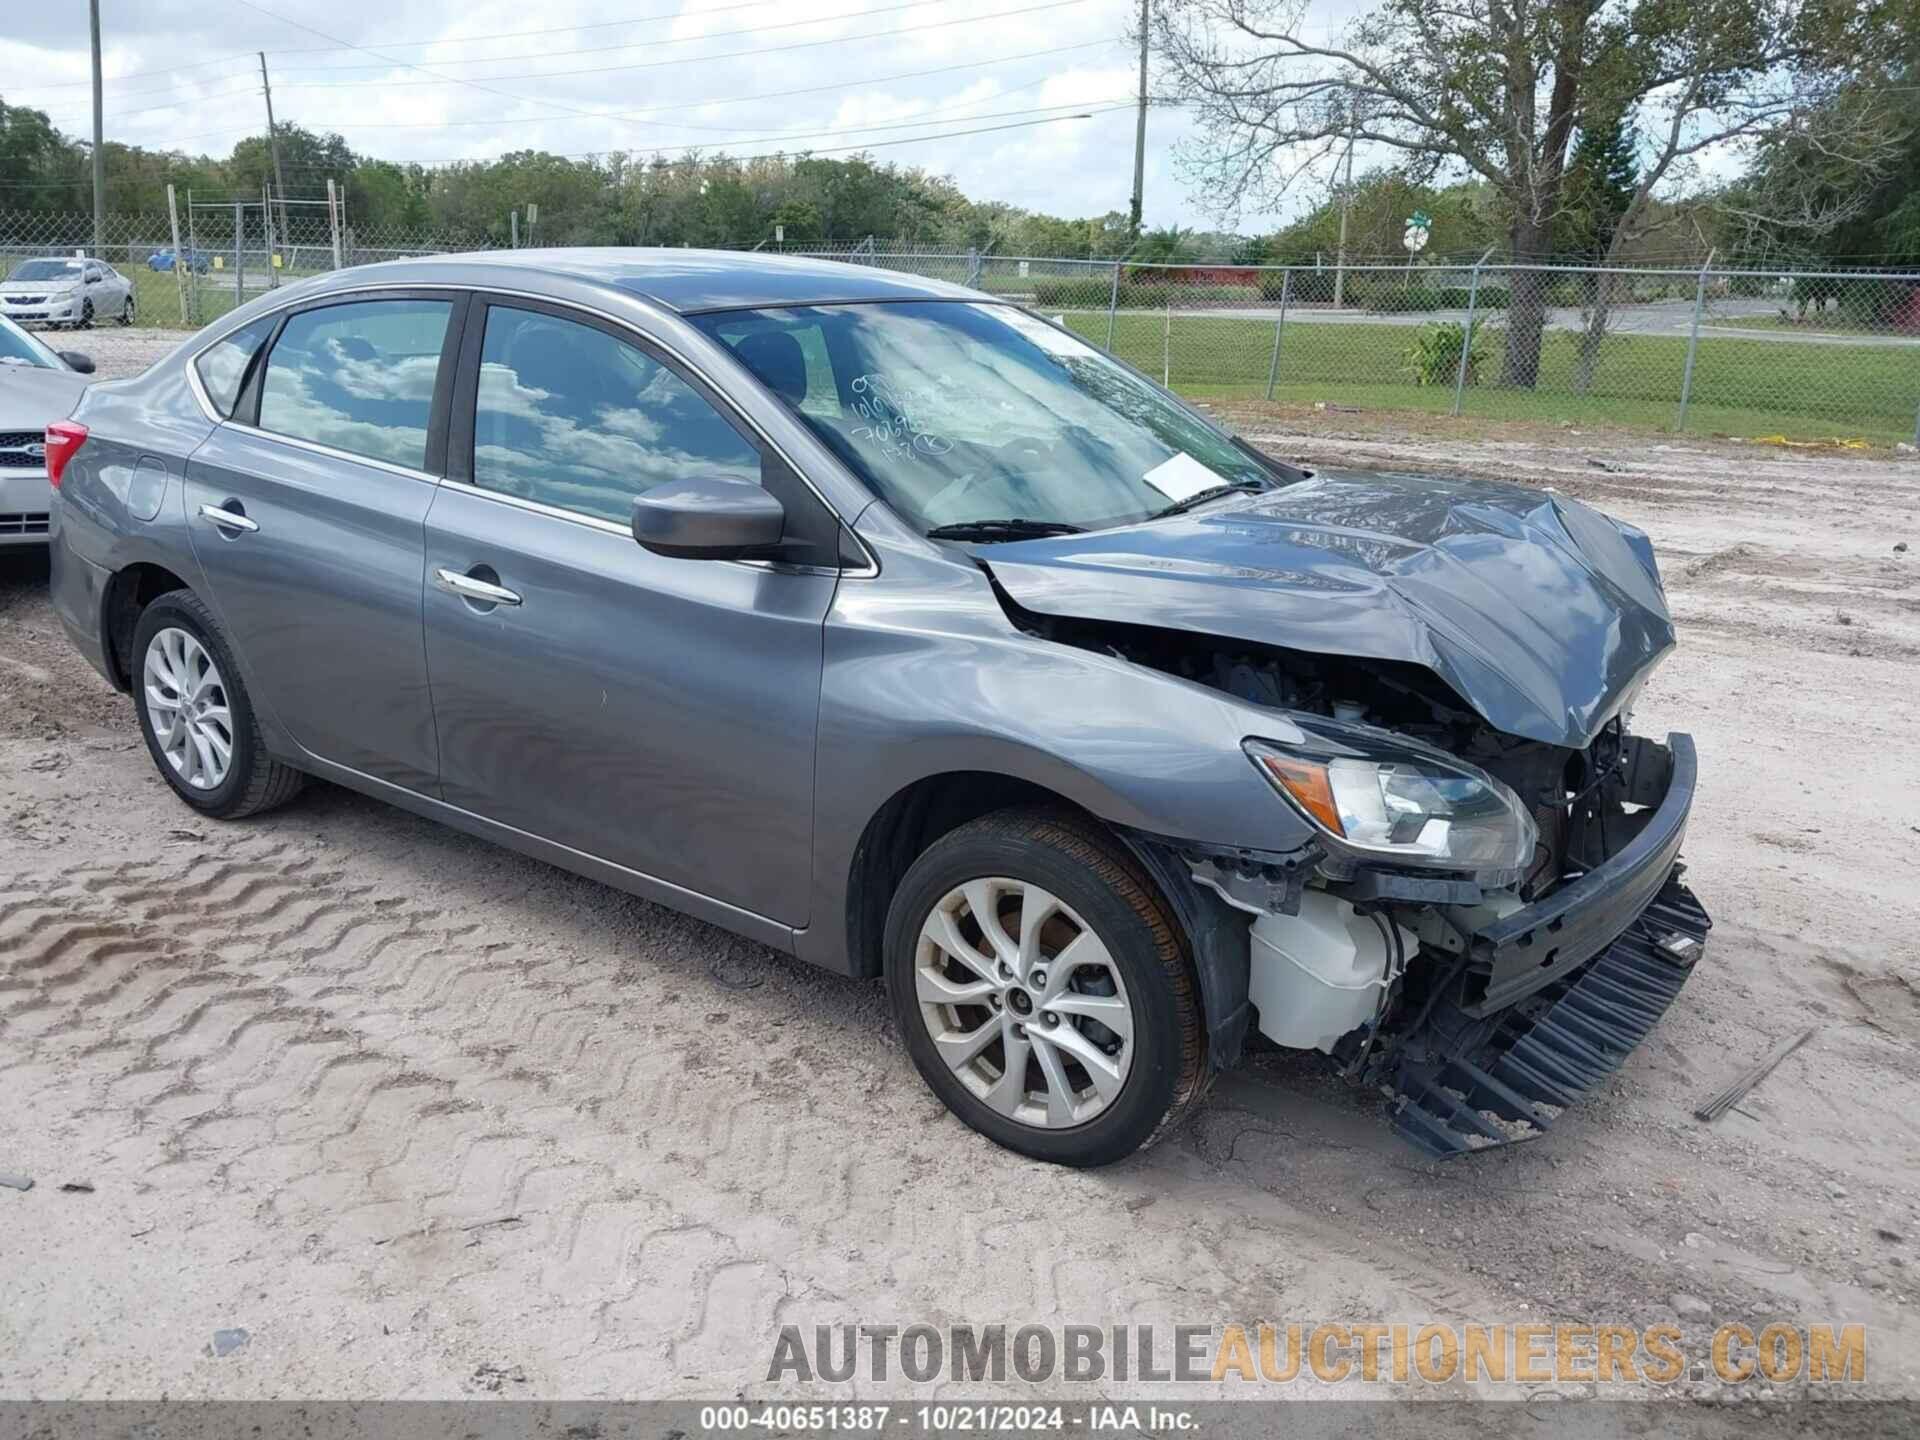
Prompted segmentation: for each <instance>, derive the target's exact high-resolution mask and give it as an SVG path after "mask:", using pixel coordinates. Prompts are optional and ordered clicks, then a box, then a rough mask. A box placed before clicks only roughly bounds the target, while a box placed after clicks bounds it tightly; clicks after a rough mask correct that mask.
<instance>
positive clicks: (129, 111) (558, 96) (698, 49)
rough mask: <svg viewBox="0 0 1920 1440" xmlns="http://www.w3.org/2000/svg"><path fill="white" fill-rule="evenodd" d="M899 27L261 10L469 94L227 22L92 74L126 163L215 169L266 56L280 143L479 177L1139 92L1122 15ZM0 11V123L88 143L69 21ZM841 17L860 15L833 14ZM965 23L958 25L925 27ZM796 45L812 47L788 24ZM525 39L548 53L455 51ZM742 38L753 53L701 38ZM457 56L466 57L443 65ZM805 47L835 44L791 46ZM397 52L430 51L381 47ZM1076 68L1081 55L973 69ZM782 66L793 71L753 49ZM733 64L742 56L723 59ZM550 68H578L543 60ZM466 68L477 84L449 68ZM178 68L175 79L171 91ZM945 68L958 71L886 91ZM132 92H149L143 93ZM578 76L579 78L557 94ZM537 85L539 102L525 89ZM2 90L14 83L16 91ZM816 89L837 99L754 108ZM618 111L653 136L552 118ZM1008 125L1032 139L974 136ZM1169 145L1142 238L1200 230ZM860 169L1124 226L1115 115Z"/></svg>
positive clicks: (155, 0) (691, 5) (959, 122)
mask: <svg viewBox="0 0 1920 1440" xmlns="http://www.w3.org/2000/svg"><path fill="white" fill-rule="evenodd" d="M903 3H904V0H756V3H753V4H750V5H743V4H742V3H741V0H684V3H683V4H682V5H681V6H680V8H679V10H678V11H677V12H675V13H673V14H671V15H669V14H667V11H668V9H669V6H668V5H667V4H666V3H662V4H660V5H659V7H658V8H657V9H654V10H653V11H651V14H652V15H654V16H656V17H659V18H657V19H655V20H653V21H651V22H648V21H645V20H641V21H633V20H632V19H631V18H630V17H631V15H632V10H631V8H630V7H628V6H627V5H626V4H624V3H623V0H551V3H546V4H543V5H540V6H537V7H528V6H526V5H525V4H524V3H521V0H477V3H470V4H455V3H454V0H379V3H375V0H325V3H322V0H272V5H271V8H273V9H275V10H277V11H279V12H280V13H282V14H285V15H286V16H288V17H289V19H291V20H294V21H298V22H299V25H305V26H310V27H312V30H318V31H322V32H325V33H326V34H327V35H331V36H336V37H339V38H340V39H342V40H346V41H350V42H352V43H353V44H356V45H360V46H365V47H368V48H370V49H372V50H375V51H378V52H379V53H380V55H382V56H385V57H388V58H391V59H398V60H404V61H409V62H411V63H412V64H413V65H415V66H419V67H424V69H425V70H429V71H433V72H435V73H436V74H444V75H449V76H460V77H464V78H466V79H468V80H470V81H472V82H473V85H470V86H463V85H458V84H441V83H430V82H431V81H432V77H431V76H429V75H427V74H423V73H422V71H421V69H413V68H408V67H407V66H406V65H385V64H384V63H383V62H382V61H381V60H379V59H376V58H375V57H374V56H370V55H368V54H366V53H364V52H357V51H354V50H351V49H327V48H325V47H326V46H327V43H328V42H327V41H326V40H325V39H323V38H322V37H321V36H319V35H316V34H314V33H312V31H310V30H303V29H301V28H298V26H296V25H293V24H287V23H281V22H278V21H275V20H273V19H271V18H269V17H268V16H266V15H264V14H260V13H258V12H255V11H250V10H246V9H244V8H240V7H234V6H216V7H208V6H206V5H205V4H204V3H202V0H147V3H144V4H142V5H140V6H124V7H121V6H116V7H111V8H110V9H109V11H108V15H107V23H108V34H107V36H106V45H107V73H108V75H109V77H115V76H119V77H124V78H119V79H115V78H109V80H108V83H107V92H106V110H107V115H108V123H107V133H108V135H109V137H110V138H112V139H116V140H125V141H128V142H132V143H138V144H142V145H147V146H156V147H177V148H182V149H186V150H190V151H196V152H198V151H205V152H208V153H213V154H224V153H225V152H226V151H227V150H228V149H230V148H231V146H232V145H233V144H234V142H235V141H237V140H239V139H241V138H244V137H245V136H246V135H249V134H258V133H259V131H260V129H261V126H262V121H263V115H262V109H261V101H260V96H259V87H258V68H257V67H258V62H257V60H256V59H255V58H254V56H253V55H252V54H251V53H249V52H250V51H251V50H253V49H260V48H264V49H266V50H267V52H268V60H269V64H270V67H271V69H272V72H273V76H274V101H275V110H276V113H277V115H278V116H279V117H280V118H281V119H282V120H285V121H291V122H294V123H297V124H300V125H303V126H305V127H307V128H309V129H313V130H319V131H326V130H330V129H338V130H339V131H340V132H341V133H342V134H344V135H345V136H346V138H347V140H348V143H349V144H351V145H352V146H353V147H354V149H355V150H356V151H359V152H361V153H364V154H370V155H374V156H378V157H382V158H387V159H394V160H424V161H441V160H447V159H454V158H481V157H485V156H490V155H496V154H499V153H502V152H504V151H506V150H513V149H524V148H528V147H538V148H544V149H549V150H555V151H559V152H562V153H577V152H583V151H598V150H607V149H638V150H642V151H645V150H648V149H651V148H653V147H656V146H661V147H666V146H684V145H688V144H695V143H697V144H700V145H703V146H708V147H712V148H719V147H722V146H728V147H730V148H733V149H735V150H736V151H740V152H751V153H759V152H763V151H769V150H773V149H776V148H780V147H779V144H778V142H777V141H776V140H772V139H770V137H775V136H779V135H783V134H785V135H800V134H808V135H811V136H812V138H810V139H796V140H795V141H793V142H792V145H793V146H794V147H796V148H797V147H800V146H805V145H812V146H814V147H815V148H816V149H819V150H822V151H825V150H828V149H830V148H836V147H839V146H843V145H847V144H855V143H861V142H868V143H874V142H880V141H889V140H897V139H902V138H905V137H910V136H912V135H913V134H914V131H913V130H911V129H906V130H893V131H873V132H871V133H868V134H859V133H856V134H849V135H845V136H838V135H835V136H828V135H817V134H814V133H813V132H820V131H829V130H845V129H851V128H853V127H857V126H878V125H897V124H901V123H902V122H908V121H914V120H916V119H920V118H923V117H924V118H925V119H926V123H927V124H928V126H929V128H934V129H940V130H948V131H952V130H963V129H973V128H976V125H975V124H973V123H970V122H969V120H968V117H969V116H980V117H985V116H998V115H999V112H1002V111H1013V110H1019V111H1025V110H1031V109H1034V108H1036V107H1044V106H1069V105H1073V106H1079V105H1085V106H1087V107H1089V108H1098V107H1100V106H1103V105H1108V104H1112V103H1115V102H1122V103H1124V102H1125V101H1127V100H1128V99H1129V98H1130V97H1131V95H1132V93H1133V90H1134V86H1135V84H1136V75H1135V71H1134V68H1133V63H1132V60H1131V55H1130V52H1129V50H1128V47H1127V45H1126V44H1125V41H1124V35H1125V31H1126V28H1127V26H1128V24H1129V23H1130V22H1131V20H1132V19H1133V17H1134V16H1135V15H1136V13H1137V12H1136V9H1135V0H1074V3H1072V4H1068V5H1063V6H1059V7H1058V8H1052V9H1042V10H1036V11H1033V12H1031V13H1026V14H999V13H997V12H1001V11H1012V10H1016V9H1020V8H1021V7H1023V6H1026V5H1033V4H1039V3H1044V0H971V3H970V4H969V6H968V7H966V9H965V11H964V12H963V11H962V10H961V8H960V7H957V6H953V5H950V4H945V3H927V4H922V5H916V6H913V7H912V8H893V7H896V6H899V5H901V4H903ZM19 8H20V9H21V10H22V12H23V13H21V14H19V15H17V16H12V17H10V19H9V23H8V31H9V35H8V37H7V38H5V39H0V75H5V76H7V77H9V79H8V84H7V89H6V98H7V100H8V102H9V103H10V104H22V103H24V104H30V105H34V106H37V107H39V108H43V109H46V110H47V111H48V112H49V113H50V114H52V115H53V116H54V118H55V120H56V122H58V123H59V124H60V125H61V128H62V129H64V130H66V131H67V132H68V133H70V134H74V135H85V134H86V133H87V131H88V129H89V125H90V121H89V119H88V111H89V103H90V100H89V94H88V89H87V87H86V86H85V85H84V84H73V83H71V82H75V81H83V80H84V79H85V78H86V76H87V73H88V70H87V29H86V15H85V10H84V7H80V6H62V5H55V6H25V7H19ZM860 10H865V11H869V12H872V13H870V14H868V15H865V16H858V15H852V16H850V15H848V13H847V12H850V11H860ZM963 14H964V16H965V17H966V23H960V24H941V23H939V22H946V21H951V20H955V19H956V18H960V16H961V15H963ZM828 17H838V18H828ZM609 21H618V22H621V23H618V24H607V23H605V22H609ZM802 21H805V22H815V21H817V22H819V23H807V24H796V23H794V22H802ZM936 24H938V28H924V27H929V26H934V25H936ZM568 27H571V28H568ZM765 27H780V28H775V29H769V28H765ZM528 30H544V31H550V32H551V33H547V34H540V35H526V36H519V37H517V38H508V39H492V40H485V41H478V42H475V41H472V40H471V37H476V36H496V35H512V34H513V32H522V31H528ZM743 30H755V31H757V32H758V33H752V34H727V33H716V32H734V31H743ZM699 37H710V38H704V39H703V38H699ZM462 38H465V39H466V40H467V42H468V43H459V44H455V43H449V42H451V41H453V40H456V39H462ZM821 40H831V41H832V42H833V43H831V44H826V45H810V44H809V42H813V41H821ZM404 41H431V42H434V43H431V44H425V45H420V44H416V45H410V46H402V45H401V44H400V43H399V42H404ZM1089 42H1091V43H1090V44H1089ZM1083 44H1088V46H1089V48H1083V49H1075V50H1072V51H1069V52H1068V53H1064V54H1055V55H1042V56H1034V57H1032V58H1028V59H1023V60H1018V61H1013V62H1009V63H991V62H993V61H995V60H997V59H998V58H999V57H1003V56H1007V55H1014V54H1022V53H1025V52H1029V51H1040V50H1051V49H1056V48H1058V47H1062V46H1075V45H1083ZM801 45H808V46H809V48H774V47H792V46H801ZM749 50H751V51H755V52H757V53H752V54H733V53H732V52H737V51H749ZM564 51H581V52H585V53H579V54H561V53H557V52H564ZM482 57H485V63H460V62H476V61H479V60H480V59H481V58H482ZM722 57H725V58H722ZM208 62H212V63H208ZM662 62H664V63H662ZM184 66H194V67H195V68H192V69H181V68H179V67H184ZM949 66H954V67H960V68H955V69H951V70H947V72H946V73H943V74H938V75H924V76H920V77H917V78H910V79H888V78H886V77H890V76H896V75H899V74H901V73H902V72H907V71H918V70H928V69H936V68H938V69H945V68H946V67H949ZM636 67H646V68H636ZM153 71H167V72H169V73H162V74H153V73H143V72H153ZM583 71H590V72H595V73H562V72H583ZM541 75H544V76H546V77H548V78H533V77H537V76H541ZM22 76H31V77H33V82H32V83H31V84H24V85H23V84H20V83H18V81H19V77H22ZM494 77H510V78H497V79H496V78H494ZM843 82H851V83H843ZM343 86H344V87H345V88H342V87H343ZM474 86H484V87H486V90H482V89H478V88H474ZM821 86H834V87H836V88H831V89H822V90H819V91H818V93H815V94H809V95H788V96H784V97H773V98H753V97H761V96H770V94H771V92H778V91H790V90H796V89H808V88H813V87H821ZM487 91H497V92H504V94H505V95H506V96H509V97H512V98H502V95H501V94H497V93H487ZM741 97H747V98H744V99H742V98H741ZM717 101H728V102H734V103H714V102H717ZM659 107H685V108H673V109H669V110H660V109H659ZM616 110H617V111H641V110H644V111H656V112H657V113H650V114H643V115H633V116H628V117H626V118H620V117H616V116H614V115H610V114H604V113H602V114H590V115H583V114H577V113H570V112H577V111H588V112H607V111H616ZM1062 113H1065V112H1062ZM1022 118H1039V117H1023V116H1006V117H1003V118H992V119H984V118H983V119H980V120H978V122H977V123H978V126H989V125H1004V124H1009V123H1013V122H1015V121H1017V120H1019V119H1022ZM409 127H411V128H409ZM436 127H437V128H436ZM1183 129H1184V122H1183V119H1182V117H1181V115H1180V112H1178V111H1176V110H1172V109H1156V110H1155V111H1153V112H1152V113H1151V115H1150V116H1149V129H1148V134H1149V142H1148V166H1147V172H1148V185H1147V217H1148V220H1149V222H1150V223H1159V224H1165V223H1181V224H1199V223H1204V217H1203V215H1202V214H1201V213H1200V211H1199V209H1198V208H1197V207H1195V206H1194V205H1192V204H1191V203H1190V202H1189V199H1188V197H1187V196H1186V194H1185V193H1184V190H1183V187H1182V186H1181V185H1180V183H1179V182H1178V181H1177V179H1176V177H1175V176H1174V174H1173V169H1172V165H1171V162H1170V154H1169V152H1170V149H1171V146H1172V144H1173V142H1174V141H1175V140H1176V139H1177V138H1178V136H1179V135H1180V134H1181V133H1182V132H1183ZM746 142H757V143H751V144H749V143H746ZM873 153H874V155H875V157H876V158H878V159H884V160H891V161H894V162H897V163H900V164H909V165H919V166H923V167H924V168H926V169H928V170H930V171H932V172H934V173H936V174H950V175H952V176H953V177H954V179H955V180H956V181H957V182H958V183H959V184H960V186H961V187H962V188H963V189H964V190H965V191H966V192H967V193H968V194H969V195H971V196H973V197H975V198H978V199H983V200H1003V201H1007V202H1010V203H1013V204H1017V205H1024V206H1028V207H1031V208H1034V209H1038V210H1044V211H1047V212H1050V213H1054V214H1067V215H1081V214H1099V213H1102V212H1104V211H1107V210H1115V209H1124V208H1125V207H1126V204H1127V197H1128V193H1129V191H1130V189H1131V186H1132V162H1133V114H1132V111H1131V110H1130V109H1119V110H1113V111H1109V112H1108V113H1104V114H1099V115H1096V116H1094V118H1092V119H1087V120H1059V121H1057V122H1055V123H1050V124H1046V125H1037V126H1032V127H1029V128H1023V129H1018V130H1007V131H1001V132H998V133H993V134H979V135H971V136H952V137H951V138H942V139H934V140H926V141H920V142H917V143H912V144H889V145H885V146H878V147H877V148H875V149H874V152H873Z"/></svg>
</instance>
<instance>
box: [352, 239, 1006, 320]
mask: <svg viewBox="0 0 1920 1440" xmlns="http://www.w3.org/2000/svg"><path fill="white" fill-rule="evenodd" d="M462 263H471V264H474V265H484V266H486V267H488V268H489V269H506V268H511V269H522V270H529V271H538V272H544V273H546V274H550V275H565V276H570V277H572V278H574V279H577V280H586V281H590V282H593V283H597V284H602V285H610V286H614V287H616V288H618V289H621V290H626V291H629V292H631V293H633V294H636V295H642V296H645V297H647V298H648V299H650V300H653V301H654V302H656V303H657V304H660V305H664V306H665V307H667V308H668V309H670V310H676V311H678V312H679V313H681V314H682V315H696V314H700V313H702V312H704V311H709V310H749V309H757V308H760V307H762V306H771V305H830V304H843V303H846V302H849V301H859V300H980V299H985V298H989V297H985V296H983V295H981V294H980V292H978V291H975V290H968V289H966V288H964V287H962V286H959V285H950V284H948V283H946V282H945V281H943V280H927V279H923V278H921V277H920V276H918V275H903V274H900V273H898V272H896V271H893V270H881V269H877V268H875V267H873V266H870V265H849V264H846V263H844V262H842V261H839V260H814V259H808V258H806V257H803V256H798V255H763V254H759V253H757V252H749V251H740V250H664V249H641V248H630V249H619V248H614V247H610V246H608V247H600V248H594V249H585V248H582V249H565V250H558V249H556V250H483V251H476V252H474V253H472V254H467V255H434V256H423V257H421V258H420V259H418V260H399V261H392V262H389V263H387V264H383V265H381V266H380V267H379V268H380V269H381V270H382V271H385V272H389V273H391V272H394V271H402V272H404V271H405V270H406V269H407V268H408V267H409V266H413V265H423V266H424V265H433V266H435V267H442V266H448V265H459V264H462Z"/></svg>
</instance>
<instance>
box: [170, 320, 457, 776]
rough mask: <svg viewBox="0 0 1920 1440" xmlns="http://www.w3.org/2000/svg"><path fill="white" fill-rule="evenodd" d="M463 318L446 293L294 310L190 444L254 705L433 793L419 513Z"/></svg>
mask: <svg viewBox="0 0 1920 1440" xmlns="http://www.w3.org/2000/svg"><path fill="white" fill-rule="evenodd" d="M464 311H465V297H464V296H449V295H448V294H446V293H444V292H440V293H433V294H414V295H389V296H383V297H380V298H377V299H369V298H365V297H356V296H342V297H335V298H330V299H328V300H326V301H322V302H317V303H315V304H313V305H310V306H305V307H301V308H300V309H297V310H294V311H292V312H291V313H290V314H288V315H287V317H286V318H285V320H284V321H283V322H282V323H281V325H280V328H279V330H278V333H277V334H276V335H275V336H274V337H273V339H272V341H271V342H270V348H269V350H268V353H267V355H266V357H265V359H264V360H263V361H259V362H255V363H254V364H252V365H251V366H242V367H241V373H242V375H243V376H244V377H245V381H244V386H243V387H242V388H241V389H240V391H239V394H238V398H237V402H236V403H235V408H234V412H233V413H234V416H235V421H233V422H229V423H227V424H225V425H222V426H220V427H219V428H218V429H216V430H215V431H214V433H213V435H212V436H211V437H210V438H209V439H208V440H207V442H206V443H205V444H204V445H202V446H201V447H200V449H199V450H197V451H195V452H194V454H193V456H192V457H191V459H190V460H189V461H188V463H187V483H186V487H185V489H186V505H187V521H188V530H189V533H190V534H191V535H192V536H193V546H194V554H195V555H196V556H197V557H198V559H199V561H200V565H201V569H202V570H203V571H204V572H205V574H206V577H207V581H208V585H209V587H210V589H211V591H212V594H211V597H210V598H211V600H212V603H213V605H214V607H215V609H217V610H218V611H219V613H220V617H221V620H222V622H223V623H224V624H225V625H226V627H227V630H228V632H229V633H230V634H231V635H232V636H233V638H234V642H235V647H236V649H237V650H238V652H239V658H240V663H241V666H242V668H243V669H244V671H245V672H246V676H247V679H248V681H249V683H250V685H251V687H252V689H253V692H254V695H255V698H256V699H257V700H258V701H259V702H260V703H262V704H264V705H265V706H267V707H268V708H269V709H270V711H271V712H272V714H273V715H274V717H275V718H276V719H278V720H279V722H280V724H281V725H282V726H283V727H284V728H285V729H286V730H287V732H288V733H289V734H290V735H292V736H293V738H294V739H295V740H296V741H297V742H298V743H299V744H300V745H301V746H302V748H304V749H306V750H308V751H310V752H311V753H312V754H314V755H317V756H319V757H320V758H321V759H324V760H330V761H332V762H334V763H335V764H337V765H345V766H348V767H350V768H351V769H354V770H358V771H362V772H364V773H366V774H368V775H372V776H374V777H376V778H378V779H381V780H386V781H389V782H391V783H393V784H396V785H404V786H406V787H407V788H408V789H412V790H421V791H424V792H426V793H428V794H432V793H433V792H434V789H435V786H436V784H437V780H438V771H439V760H438V753H437V751H438V741H437V738H436V736H435V734H434V729H433V706H432V697H431V696H430V694H429V693H428V689H427V673H426V648H425V637H424V636H423V634H422V632H421V625H422V621H421V603H420V593H421V586H422V583H423V564H424V550H423V546H424V543H425V542H424V524H425V521H426V515H427V510H428V507H429V506H430V505H431V504H432V503H433V491H434V485H435V483H436V482H435V480H434V479H433V478H432V476H433V474H435V473H438V470H439V469H440V468H441V467H442V465H443V460H444V456H445V451H446V441H445V429H446V415H447V413H448V410H449V408H450V406H451V403H452V376H453V369H454V362H455V357H456V356H457V354H458V351H459V344H460V337H461V327H460V325H459V323H457V322H458V320H459V318H460V317H461V316H462V315H464ZM203 378H213V379H219V378H220V377H219V375H217V374H212V373H210V372H206V371H203ZM223 394H224V391H223Z"/></svg>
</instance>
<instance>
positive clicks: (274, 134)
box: [95, 0, 287, 265]
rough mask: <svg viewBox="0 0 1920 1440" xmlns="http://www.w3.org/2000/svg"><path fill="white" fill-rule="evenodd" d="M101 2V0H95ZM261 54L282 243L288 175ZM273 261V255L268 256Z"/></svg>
mask: <svg viewBox="0 0 1920 1440" xmlns="http://www.w3.org/2000/svg"><path fill="white" fill-rule="evenodd" d="M95 3H96V4H97V3H99V0H95ZM259 54H260V93H261V94H263V95H265V96H266V97H267V145H268V147H269V148H270V149H271V150H272V151H273V188H274V189H276V190H278V191H279V192H280V243H281V244H282V245H284V244H286V243H287V175H286V172H285V171H284V170H282V169H281V168H280V129H279V127H278V126H276V125H275V124H274V123H273V84H272V82H271V81H269V80H268V79H267V52H266V51H264V50H262V51H260V52H259ZM267 263H268V264H269V265H271V264H272V263H273V257H272V256H271V255H269V256H268V257H267Z"/></svg>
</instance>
